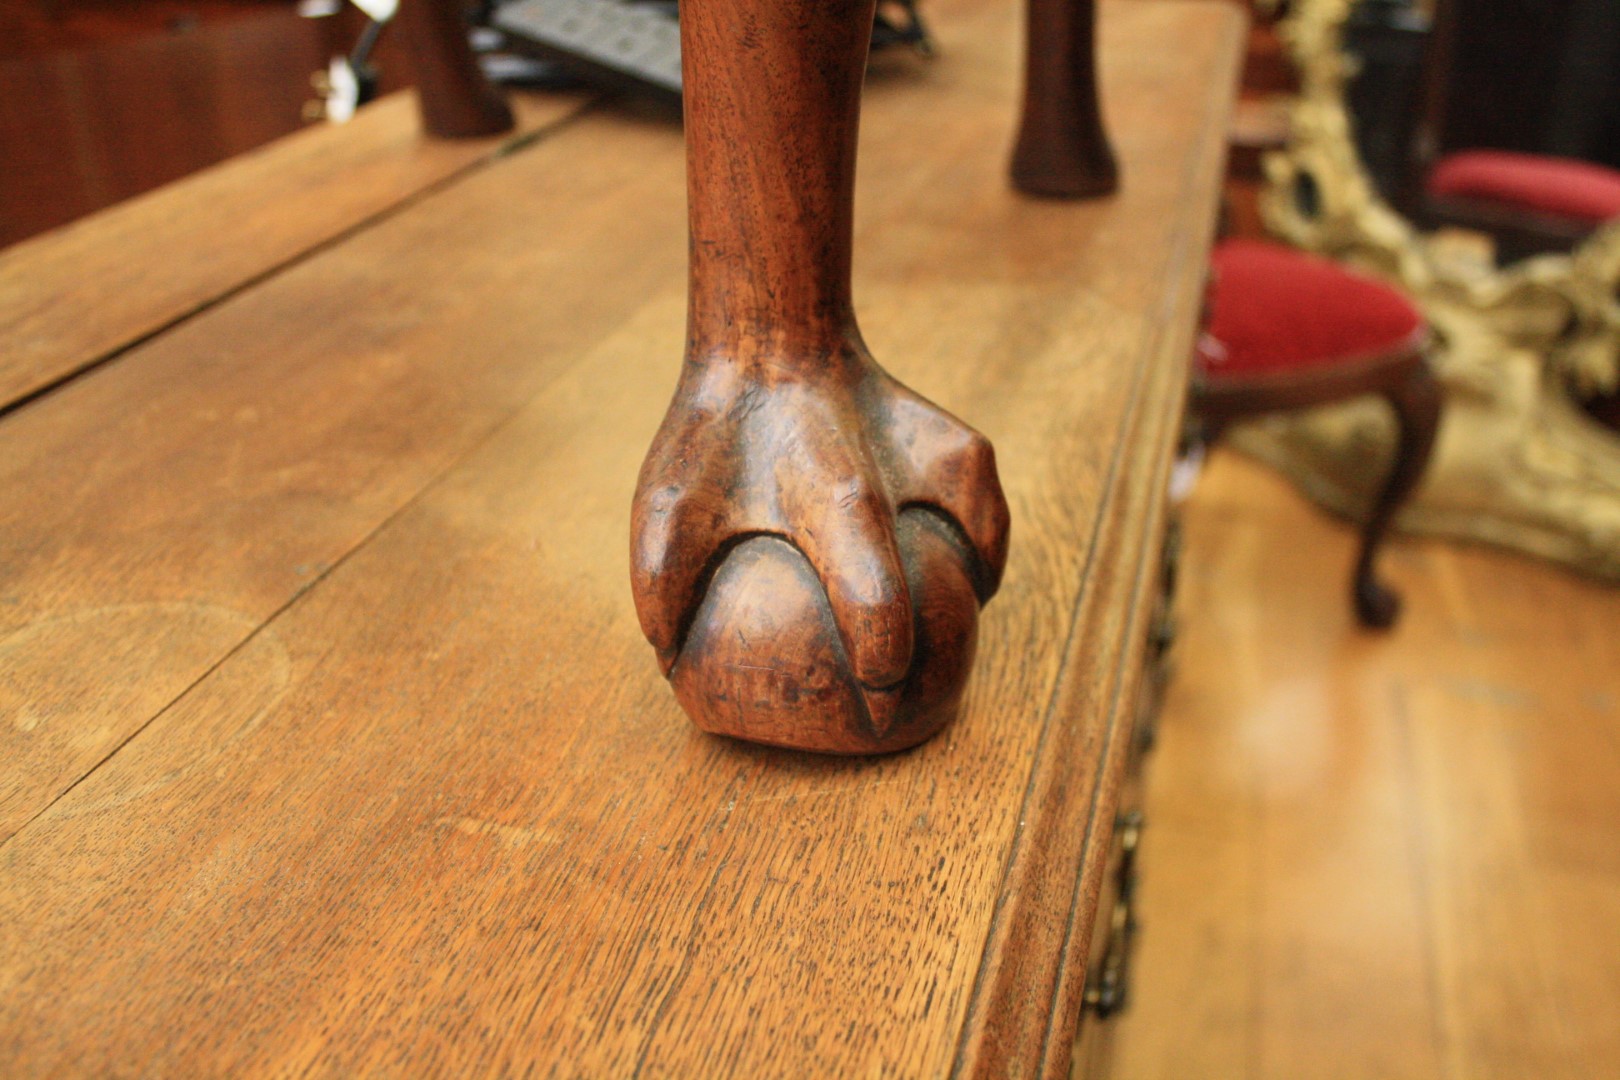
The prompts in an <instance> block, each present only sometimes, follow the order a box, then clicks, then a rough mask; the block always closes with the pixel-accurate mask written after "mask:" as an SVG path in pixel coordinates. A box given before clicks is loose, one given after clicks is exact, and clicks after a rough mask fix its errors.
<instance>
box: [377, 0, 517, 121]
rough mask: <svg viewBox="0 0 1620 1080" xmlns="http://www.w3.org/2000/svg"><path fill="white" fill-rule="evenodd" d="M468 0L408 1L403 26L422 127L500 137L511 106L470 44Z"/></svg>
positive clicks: (403, 9)
mask: <svg viewBox="0 0 1620 1080" xmlns="http://www.w3.org/2000/svg"><path fill="white" fill-rule="evenodd" d="M467 7H468V4H467V0H405V2H404V3H403V4H401V5H400V8H399V16H398V18H399V24H400V29H401V30H402V31H404V34H405V40H406V43H407V45H408V46H409V48H410V51H411V62H412V66H413V68H414V69H415V73H416V85H417V91H418V98H417V100H418V102H419V104H420V105H421V109H422V126H423V127H425V128H426V129H427V131H428V133H429V134H432V135H437V136H439V137H440V138H444V139H467V138H475V137H477V136H480V135H498V134H500V133H501V132H503V131H510V130H511V128H512V110H511V108H510V106H508V105H507V104H506V99H505V97H503V96H502V95H501V92H500V91H499V90H497V89H496V88H495V86H494V85H493V84H492V83H491V82H490V81H489V80H488V79H487V78H485V77H484V72H483V70H482V69H481V68H480V67H479V66H478V58H477V57H476V56H474V55H473V51H472V46H471V45H469V44H468V42H467Z"/></svg>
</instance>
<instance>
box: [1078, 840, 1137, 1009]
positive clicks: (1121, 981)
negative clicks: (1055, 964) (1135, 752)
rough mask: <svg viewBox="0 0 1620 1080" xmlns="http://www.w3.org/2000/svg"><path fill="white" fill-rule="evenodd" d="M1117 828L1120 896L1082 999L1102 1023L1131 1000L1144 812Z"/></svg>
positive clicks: (1110, 917) (1116, 899) (1115, 902)
mask: <svg viewBox="0 0 1620 1080" xmlns="http://www.w3.org/2000/svg"><path fill="white" fill-rule="evenodd" d="M1115 828H1116V829H1117V830H1118V832H1119V847H1120V859H1119V895H1118V897H1117V898H1115V900H1114V910H1113V912H1112V913H1111V914H1110V916H1109V920H1108V947H1107V949H1106V950H1105V951H1104V952H1103V961H1102V965H1101V966H1100V967H1099V968H1098V970H1097V974H1096V976H1095V977H1094V978H1093V979H1092V980H1091V982H1090V983H1088V984H1087V985H1086V990H1085V996H1084V998H1083V999H1082V1000H1083V1002H1084V1004H1085V1007H1086V1008H1088V1009H1090V1010H1091V1011H1092V1012H1093V1013H1095V1014H1096V1015H1097V1018H1098V1019H1099V1020H1106V1019H1108V1018H1109V1017H1110V1016H1113V1015H1115V1014H1117V1013H1119V1012H1120V1011H1122V1010H1123V1009H1124V1008H1125V1006H1126V1004H1127V1003H1128V1002H1129V999H1130V988H1131V945H1132V943H1133V939H1134V938H1135V936H1136V931H1137V923H1136V911H1135V907H1136V904H1135V900H1136V897H1135V892H1136V879H1137V870H1136V851H1137V846H1138V845H1139V844H1140V843H1141V839H1142V814H1141V812H1140V811H1137V810H1132V811H1130V812H1129V813H1126V814H1122V815H1120V818H1119V821H1118V823H1117V824H1116V826H1115Z"/></svg>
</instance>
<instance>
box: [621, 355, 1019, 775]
mask: <svg viewBox="0 0 1620 1080" xmlns="http://www.w3.org/2000/svg"><path fill="white" fill-rule="evenodd" d="M828 352H829V355H826V356H818V357H811V358H804V357H800V358H795V359H783V358H781V357H770V356H765V357H748V358H739V357H731V356H718V355H710V356H700V357H698V358H695V359H691V360H688V361H687V363H686V365H685V367H684V369H683V371H682V375H681V379H680V383H679V385H678V388H677V390H676V393H675V399H674V402H673V403H672V404H671V406H670V409H669V412H668V414H667V415H666V417H665V419H664V423H663V426H662V427H661V429H660V430H659V432H658V435H657V437H656V438H655V439H654V441H653V445H652V449H651V451H650V452H649V453H648V456H647V459H646V462H645V464H644V465H643V467H642V471H641V478H640V483H639V485H638V489H637V492H636V498H635V503H634V508H633V524H632V530H633V541H632V543H633V557H632V578H633V580H632V584H633V588H634V592H635V598H636V607H637V612H638V614H639V616H640V619H641V625H642V629H643V631H644V632H645V633H646V635H647V638H648V640H650V641H651V642H652V644H653V646H654V647H655V648H656V650H657V653H658V659H659V663H660V666H661V667H662V668H663V671H664V673H665V675H666V676H668V678H669V679H670V682H671V684H672V685H673V687H674V690H675V694H676V697H677V698H678V699H679V701H680V703H681V705H682V706H683V707H684V708H685V710H686V712H687V713H688V715H690V716H691V718H692V719H693V721H694V722H695V723H696V724H697V726H698V727H700V728H702V729H703V730H704V731H708V732H712V733H714V734H720V735H729V736H733V737H736V738H740V739H746V740H748V741H751V742H760V743H768V744H772V745H777V746H785V747H792V748H795V749H801V750H815V751H822V752H828V753H841V754H861V753H883V752H888V751H893V750H900V749H904V748H906V747H909V746H914V745H916V744H917V743H920V742H922V741H924V740H925V739H927V738H929V737H930V736H932V735H933V734H935V733H936V732H937V731H939V730H940V729H941V728H942V727H943V726H944V725H945V724H946V723H948V722H949V721H950V719H951V718H952V716H954V714H955V712H956V709H957V706H958V703H959V701H960V698H961V695H962V691H963V688H964V686H965V684H966V682H967V677H968V673H969V670H970V669H971V667H972V662H973V654H974V643H975V630H976V624H977V621H978V609H979V607H980V605H982V604H983V603H985V602H986V601H987V600H989V599H990V597H991V596H992V595H993V594H994V593H995V591H996V588H997V586H998V585H999V584H1000V581H1001V574H1002V569H1003V567H1004V566H1005V564H1006V559H1007V534H1008V513H1007V503H1006V500H1005V498H1004V497H1003V495H1002V491H1001V485H1000V482H999V480H998V479H997V475H996V464H995V452H994V450H992V448H991V446H990V444H989V442H987V441H986V440H985V439H984V437H983V436H981V435H979V434H978V433H977V432H975V431H973V430H972V429H971V428H969V427H967V426H966V425H964V424H963V423H962V422H961V421H959V420H957V419H955V418H954V417H952V416H951V415H949V414H948V413H946V412H944V411H943V410H941V409H939V408H938V407H937V406H935V405H933V404H931V403H930V402H928V401H926V400H925V399H923V398H922V397H920V396H918V395H917V394H915V393H914V392H912V391H911V390H909V389H907V388H906V387H905V386H903V385H902V384H900V383H899V382H897V381H896V380H895V379H893V378H892V377H891V376H890V375H888V374H887V373H886V372H885V371H883V369H882V368H880V367H878V365H877V364H876V363H874V362H873V361H872V359H871V358H870V356H869V355H868V354H867V352H866V349H865V347H864V346H863V345H862V344H861V343H860V341H859V340H858V338H857V337H856V336H855V335H854V334H853V333H852V334H850V335H849V336H848V338H847V339H846V340H845V341H844V342H843V343H841V344H839V345H837V346H834V347H833V348H831V349H829V350H828ZM806 359H808V360H809V362H805V361H806Z"/></svg>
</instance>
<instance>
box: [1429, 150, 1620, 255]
mask: <svg viewBox="0 0 1620 1080" xmlns="http://www.w3.org/2000/svg"><path fill="white" fill-rule="evenodd" d="M1424 195H1425V202H1424V215H1425V217H1426V219H1427V220H1429V221H1431V222H1435V223H1449V224H1458V225H1464V226H1467V227H1471V228H1477V229H1482V230H1484V231H1486V232H1490V233H1492V234H1494V235H1496V236H1497V238H1498V243H1499V244H1500V245H1501V248H1502V250H1501V252H1500V257H1501V258H1502V259H1503V260H1505V261H1512V260H1514V259H1516V258H1520V257H1522V256H1524V255H1530V254H1536V253H1538V252H1542V251H1549V250H1553V251H1559V250H1568V249H1570V248H1572V247H1574V246H1575V245H1576V244H1578V243H1580V242H1581V241H1582V240H1584V239H1586V237H1588V236H1590V235H1591V234H1592V232H1593V231H1594V230H1596V229H1597V228H1598V227H1599V226H1601V225H1603V224H1604V223H1605V222H1608V221H1611V220H1613V219H1615V218H1620V169H1611V168H1608V167H1607V166H1604V165H1595V164H1593V163H1591V162H1589V161H1578V160H1576V159H1574V158H1561V157H1550V156H1547V155H1544V154H1520V153H1514V152H1511V151H1507V150H1462V151H1459V152H1457V153H1454V154H1447V155H1446V156H1445V157H1442V158H1441V159H1440V160H1439V161H1438V162H1436V163H1435V166H1434V168H1433V169H1431V170H1430V171H1429V174H1428V176H1427V178H1426V179H1425V181H1424Z"/></svg>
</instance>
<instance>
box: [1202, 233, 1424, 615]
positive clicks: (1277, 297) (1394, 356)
mask: <svg viewBox="0 0 1620 1080" xmlns="http://www.w3.org/2000/svg"><path fill="white" fill-rule="evenodd" d="M1210 273H1211V281H1210V315H1209V325H1208V327H1207V329H1206V330H1205V332H1204V334H1203V335H1202V337H1201V338H1200V339H1199V343H1198V348H1197V350H1196V364H1195V368H1194V377H1193V384H1192V409H1193V411H1194V413H1195V415H1196V416H1197V418H1198V419H1199V421H1200V422H1201V426H1202V434H1203V437H1204V438H1205V439H1206V440H1207V441H1209V442H1211V443H1213V442H1214V441H1215V440H1216V439H1217V438H1218V437H1219V434H1220V432H1221V430H1222V429H1223V428H1225V427H1226V425H1227V424H1229V423H1232V422H1234V421H1239V420H1243V419H1246V418H1250V417H1254V416H1260V415H1265V414H1268V413H1274V412H1280V411H1288V410H1294V409H1308V408H1312V407H1315V406H1319V405H1325V404H1330V403H1332V402H1337V401H1343V400H1346V399H1348V398H1354V397H1359V396H1363V395H1367V394H1376V395H1378V396H1380V397H1382V398H1383V399H1384V400H1385V401H1387V402H1388V403H1389V405H1390V407H1391V408H1392V409H1393V410H1394V413H1395V418H1396V421H1397V424H1398V435H1397V438H1396V441H1395V446H1394V453H1393V456H1392V459H1391V461H1390V463H1389V466H1388V468H1387V470H1386V477H1385V479H1384V481H1383V483H1382V485H1381V486H1380V487H1379V488H1378V492H1377V495H1376V498H1375V500H1374V502H1373V504H1372V506H1371V507H1370V508H1369V509H1368V511H1367V513H1366V519H1365V521H1364V523H1363V524H1362V532H1361V535H1362V539H1361V549H1360V552H1359V554H1358V555H1357V558H1356V563H1355V570H1354V572H1353V574H1352V576H1351V584H1350V596H1351V603H1352V605H1353V607H1354V610H1355V613H1356V617H1357V618H1358V619H1359V620H1360V621H1361V623H1362V625H1364V626H1368V627H1373V628H1377V629H1385V628H1388V627H1390V626H1392V625H1394V623H1395V620H1396V618H1397V617H1398V615H1399V614H1400V598H1399V597H1398V596H1397V595H1396V594H1395V593H1394V592H1393V591H1392V590H1391V589H1390V588H1389V587H1388V586H1386V585H1384V584H1383V583H1381V582H1380V581H1379V580H1378V576H1377V574H1376V567H1375V560H1376V558H1377V554H1378V550H1379V547H1380V545H1381V544H1382V543H1383V541H1384V538H1385V536H1386V535H1387V533H1388V531H1389V526H1390V524H1391V522H1392V521H1393V520H1394V518H1395V514H1396V512H1397V511H1398V510H1399V509H1400V507H1401V505H1402V504H1403V503H1404V502H1405V500H1406V499H1407V497H1408V496H1410V495H1411V493H1412V490H1413V488H1414V487H1415V486H1416V485H1417V483H1418V481H1419V480H1420V479H1421V478H1422V475H1423V469H1424V466H1425V465H1426V464H1427V463H1428V459H1429V451H1430V449H1431V448H1432V447H1433V445H1434V437H1435V433H1436V431H1437V429H1438V426H1439V421H1440V392H1439V388H1438V387H1437V386H1436V384H1435V382H1434V378H1433V376H1432V375H1431V374H1430V372H1429V368H1428V365H1427V363H1426V362H1425V360H1424V352H1425V348H1426V346H1427V344H1428V336H1429V332H1428V327H1427V326H1426V325H1425V323H1424V321H1423V316H1422V315H1421V314H1420V313H1419V312H1418V311H1417V309H1416V308H1414V307H1413V306H1412V304H1411V303H1410V302H1409V301H1408V300H1407V299H1406V298H1405V297H1404V296H1402V295H1401V294H1400V293H1399V292H1398V291H1396V290H1395V289H1392V288H1390V287H1389V286H1387V285H1383V284H1381V283H1379V282H1377V281H1374V280H1373V279H1371V278H1368V277H1365V276H1363V275H1360V274H1356V273H1352V272H1351V271H1348V270H1345V269H1344V268H1342V267H1340V266H1338V265H1336V264H1334V263H1332V262H1329V261H1328V260H1326V259H1322V258H1318V257H1315V256H1311V255H1305V254H1302V253H1300V252H1297V251H1294V250H1292V249H1290V248H1287V247H1284V246H1282V245H1280V244H1273V243H1267V242H1264V241H1256V240H1246V239H1235V240H1226V241H1223V242H1222V243H1220V244H1219V245H1217V247H1216V249H1215V252H1214V254H1213V255H1212V257H1211V260H1210Z"/></svg>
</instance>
